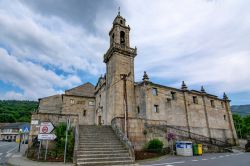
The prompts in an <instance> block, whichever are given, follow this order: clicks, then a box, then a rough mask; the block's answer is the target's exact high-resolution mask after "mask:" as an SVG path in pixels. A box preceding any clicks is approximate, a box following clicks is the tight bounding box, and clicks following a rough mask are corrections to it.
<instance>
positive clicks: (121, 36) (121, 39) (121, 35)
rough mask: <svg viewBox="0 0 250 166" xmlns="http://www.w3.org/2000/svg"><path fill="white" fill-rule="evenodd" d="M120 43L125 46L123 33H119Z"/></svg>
mask: <svg viewBox="0 0 250 166" xmlns="http://www.w3.org/2000/svg"><path fill="white" fill-rule="evenodd" d="M120 43H121V44H122V45H125V32H123V31H121V32H120Z"/></svg>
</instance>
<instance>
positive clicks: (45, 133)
mask: <svg viewBox="0 0 250 166" xmlns="http://www.w3.org/2000/svg"><path fill="white" fill-rule="evenodd" d="M53 129H54V125H53V124H52V123H51V122H41V124H40V131H39V134H38V140H40V146H39V153H38V159H39V158H40V150H41V144H42V140H46V149H45V156H44V160H46V159H47V153H48V144H49V140H54V139H56V135H55V134H50V133H51V132H52V131H53Z"/></svg>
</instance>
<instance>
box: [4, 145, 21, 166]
mask: <svg viewBox="0 0 250 166" xmlns="http://www.w3.org/2000/svg"><path fill="white" fill-rule="evenodd" d="M17 150H18V144H17V143H15V142H2V141H0V165H5V164H6V162H7V161H8V159H9V158H10V157H11V156H12V155H13V154H14V153H16V151H17Z"/></svg>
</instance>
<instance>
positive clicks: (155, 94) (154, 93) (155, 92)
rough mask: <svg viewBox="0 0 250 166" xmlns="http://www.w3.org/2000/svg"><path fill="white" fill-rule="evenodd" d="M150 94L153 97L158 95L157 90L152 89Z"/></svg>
mask: <svg viewBox="0 0 250 166" xmlns="http://www.w3.org/2000/svg"><path fill="white" fill-rule="evenodd" d="M152 94H153V95H154V96H157V95H158V92H157V88H153V89H152Z"/></svg>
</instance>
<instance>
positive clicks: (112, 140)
mask: <svg viewBox="0 0 250 166" xmlns="http://www.w3.org/2000/svg"><path fill="white" fill-rule="evenodd" d="M117 141H119V139H92V140H91V139H81V138H80V141H79V143H81V142H103V143H107V142H117Z"/></svg>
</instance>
